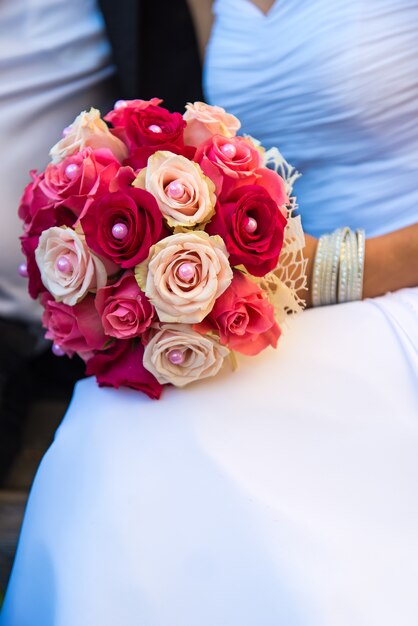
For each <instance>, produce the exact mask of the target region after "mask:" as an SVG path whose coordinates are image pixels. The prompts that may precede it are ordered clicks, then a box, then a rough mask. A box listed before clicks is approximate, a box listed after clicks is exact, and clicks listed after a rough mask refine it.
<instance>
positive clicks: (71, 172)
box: [65, 163, 80, 180]
mask: <svg viewBox="0 0 418 626" xmlns="http://www.w3.org/2000/svg"><path fill="white" fill-rule="evenodd" d="M79 170H80V167H79V166H78V165H77V164H76V163H70V164H69V165H67V167H66V168H65V175H66V176H67V178H70V179H71V180H72V179H73V178H75V177H76V176H77V174H78V172H79Z"/></svg>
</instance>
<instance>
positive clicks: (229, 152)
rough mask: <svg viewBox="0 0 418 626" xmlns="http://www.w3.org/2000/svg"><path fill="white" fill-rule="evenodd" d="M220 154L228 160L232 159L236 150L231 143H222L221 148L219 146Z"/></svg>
mask: <svg viewBox="0 0 418 626" xmlns="http://www.w3.org/2000/svg"><path fill="white" fill-rule="evenodd" d="M221 152H222V153H223V154H224V155H225V156H226V157H227V158H228V159H233V158H234V157H235V156H236V154H237V149H236V147H235V146H234V144H233V143H224V144H223V146H221Z"/></svg>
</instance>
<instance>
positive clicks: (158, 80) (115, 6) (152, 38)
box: [99, 0, 202, 111]
mask: <svg viewBox="0 0 418 626" xmlns="http://www.w3.org/2000/svg"><path fill="white" fill-rule="evenodd" d="M99 2H100V7H101V10H102V12H103V15H104V18H105V21H106V26H107V31H108V36H109V39H110V42H111V44H112V48H113V56H114V60H115V63H116V66H117V69H118V77H119V83H120V86H119V87H120V94H121V96H120V97H122V98H128V99H131V98H143V99H148V98H150V97H153V96H156V97H160V98H163V99H164V103H165V106H167V108H169V109H172V110H179V111H181V110H183V108H184V105H185V103H186V102H187V101H189V100H191V101H193V100H201V99H202V93H201V87H200V84H201V71H200V63H199V55H198V49H197V45H196V38H195V35H194V31H193V25H192V21H191V17H190V14H189V11H188V8H187V4H186V0H99Z"/></svg>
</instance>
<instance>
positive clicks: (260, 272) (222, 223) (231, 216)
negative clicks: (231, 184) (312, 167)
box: [206, 185, 287, 276]
mask: <svg viewBox="0 0 418 626" xmlns="http://www.w3.org/2000/svg"><path fill="white" fill-rule="evenodd" d="M283 189H284V186H283ZM286 224H287V220H286V217H284V215H283V213H282V211H281V210H280V209H279V207H278V205H277V202H275V201H274V200H273V198H272V197H271V196H270V194H269V193H268V192H267V191H266V189H265V188H264V187H262V186H260V185H245V186H243V187H238V188H237V189H236V190H235V191H234V192H233V193H231V194H230V195H229V197H228V198H227V200H225V201H222V202H219V203H218V205H217V208H216V213H215V217H214V218H213V219H212V221H211V223H210V224H208V226H207V227H206V229H207V231H208V232H209V233H210V234H211V235H215V234H216V235H220V236H221V237H222V239H223V240H224V241H225V245H226V247H227V250H228V252H229V254H230V263H231V265H232V266H237V265H244V267H245V268H246V269H247V271H248V272H249V273H250V274H253V275H254V276H265V274H267V273H268V272H271V271H273V270H274V269H275V268H276V267H277V264H278V262H279V256H280V251H281V249H282V245H283V239H284V230H285V227H286Z"/></svg>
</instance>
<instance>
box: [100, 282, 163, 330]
mask: <svg viewBox="0 0 418 626" xmlns="http://www.w3.org/2000/svg"><path fill="white" fill-rule="evenodd" d="M96 309H97V311H98V312H99V315H100V317H101V320H102V324H103V328H104V331H105V333H106V334H107V335H110V336H111V337H116V338H118V339H129V338H131V337H137V336H138V335H141V334H142V333H143V332H144V331H145V330H146V329H147V328H148V327H149V326H150V324H151V322H152V319H153V317H154V307H153V306H152V304H151V303H150V302H149V300H148V298H147V297H146V296H145V294H144V293H143V292H142V291H141V290H140V288H139V287H138V283H137V282H136V280H135V276H134V275H133V274H132V273H131V272H125V274H123V276H122V277H121V278H120V279H119V280H118V282H116V283H114V284H113V285H109V286H108V287H103V289H99V291H98V292H97V295H96Z"/></svg>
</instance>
